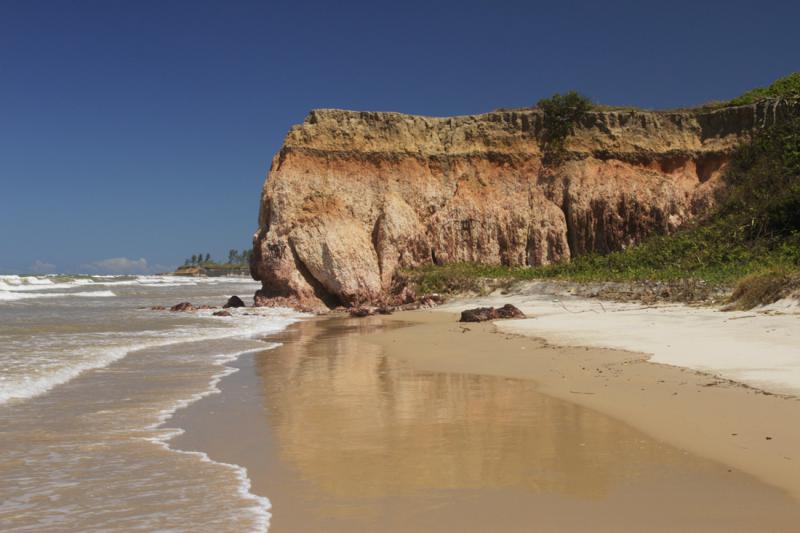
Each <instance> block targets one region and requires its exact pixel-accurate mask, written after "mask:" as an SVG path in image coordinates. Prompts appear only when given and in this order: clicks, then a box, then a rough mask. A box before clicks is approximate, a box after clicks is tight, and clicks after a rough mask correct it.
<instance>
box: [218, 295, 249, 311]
mask: <svg viewBox="0 0 800 533" xmlns="http://www.w3.org/2000/svg"><path fill="white" fill-rule="evenodd" d="M230 307H244V302H243V301H242V299H241V298H239V297H238V296H231V297H230V298H228V302H227V303H226V304H225V305H223V306H222V308H223V309H228V308H230Z"/></svg>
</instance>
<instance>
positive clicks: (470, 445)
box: [257, 319, 678, 499]
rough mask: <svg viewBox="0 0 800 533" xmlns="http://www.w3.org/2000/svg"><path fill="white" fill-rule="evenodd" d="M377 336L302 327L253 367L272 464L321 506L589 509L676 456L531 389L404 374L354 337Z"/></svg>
mask: <svg viewBox="0 0 800 533" xmlns="http://www.w3.org/2000/svg"><path fill="white" fill-rule="evenodd" d="M378 327H382V326H380V322H379V320H375V321H373V320H372V319H365V320H352V319H351V320H345V319H342V320H320V321H308V322H305V323H303V324H300V325H298V326H297V327H295V328H292V329H291V330H290V331H289V332H286V333H285V334H284V337H283V338H282V339H279V340H284V341H287V342H285V344H284V345H283V346H282V347H281V348H280V349H278V350H274V351H271V352H267V353H265V354H263V356H262V357H260V358H259V359H258V363H257V365H258V366H257V371H258V373H259V375H260V377H261V379H263V382H264V393H265V395H266V398H265V400H266V401H265V403H266V405H267V406H268V415H267V416H268V419H269V420H268V421H269V424H270V426H271V427H272V429H273V432H274V435H275V438H276V441H277V442H276V445H277V446H278V448H279V453H280V455H281V457H282V459H283V460H284V461H285V462H287V463H288V464H290V465H292V466H293V467H294V468H296V469H297V470H298V473H299V475H300V476H301V477H302V478H304V479H306V480H307V481H310V482H311V483H312V484H313V485H314V486H315V487H316V489H318V490H319V491H321V493H322V494H323V495H327V497H332V498H357V499H369V498H383V497H386V496H398V495H404V494H405V495H407V494H410V493H413V492H415V491H420V490H431V489H433V490H447V489H474V488H484V489H485V488H514V489H524V490H529V491H533V492H549V493H561V494H569V495H573V496H579V497H582V498H597V497H599V496H601V495H603V494H604V493H606V492H607V490H608V489H609V488H610V487H611V486H613V485H615V484H620V483H624V482H625V481H626V480H627V479H630V478H631V477H632V476H634V475H635V473H636V472H637V466H638V467H641V466H642V464H644V463H648V464H650V465H651V467H652V464H653V462H654V461H655V462H656V463H661V464H663V463H664V462H670V461H672V460H674V459H675V458H676V457H677V456H678V453H677V452H676V451H675V450H672V449H670V448H666V447H664V446H661V445H659V444H658V443H656V442H654V441H652V440H650V439H647V438H646V437H644V436H643V435H642V434H641V433H638V432H636V431H635V430H633V429H631V428H629V427H627V426H625V425H623V424H621V423H619V422H617V421H615V420H613V419H610V418H608V417H606V416H603V415H601V414H599V413H596V412H593V411H590V410H588V409H585V408H582V407H579V406H577V405H573V404H570V403H567V402H564V401H561V400H557V399H554V398H551V397H548V396H545V395H543V394H541V393H538V392H537V391H536V389H535V384H534V383H532V382H529V381H523V380H514V379H505V378H498V377H489V376H474V375H461V374H441V373H428V372H419V371H414V370H411V369H409V368H408V367H407V366H405V365H404V364H403V363H402V362H401V361H398V360H396V359H392V358H389V357H387V356H385V355H383V354H382V353H381V349H380V348H379V347H378V346H376V345H373V344H370V343H369V342H368V340H369V337H364V336H363V334H364V333H366V332H370V331H373V330H375V329H376V328H378ZM383 327H389V326H383Z"/></svg>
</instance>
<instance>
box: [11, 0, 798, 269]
mask: <svg viewBox="0 0 800 533" xmlns="http://www.w3.org/2000/svg"><path fill="white" fill-rule="evenodd" d="M798 20H800V2H797V1H784V2H771V1H768V0H767V1H763V0H762V1H760V2H752V0H751V1H748V2H740V1H737V0H731V1H725V2H702V1H699V0H695V1H675V0H673V1H669V2H665V1H660V2H647V1H636V2H634V1H631V2H603V1H597V0H595V1H585V2H582V1H574V2H570V1H558V0H551V1H548V2H522V1H502V0H494V1H489V0H452V1H451V0H446V1H434V0H428V1H424V2H423V1H415V0H406V1H402V2H400V1H397V0H394V1H381V0H372V1H351V2H347V1H303V0H294V1H289V2H283V1H260V2H255V1H253V2H249V1H233V0H224V1H223V0H218V1H203V0H191V1H178V0H157V1H146V0H130V1H114V0H98V1H79V0H76V1H66V0H63V1H62V0H52V1H41V0H20V1H17V0H0V272H30V271H34V270H35V271H40V272H46V271H53V270H57V271H59V272H76V271H92V272H100V271H105V272H116V271H122V270H130V271H140V272H145V271H157V270H163V269H166V268H171V267H173V266H175V265H176V264H178V263H181V262H182V261H183V259H184V258H185V257H187V256H191V255H192V254H193V253H200V252H210V253H211V254H212V255H213V256H215V257H218V258H222V257H226V255H227V250H228V249H230V248H238V249H241V248H245V247H249V246H250V238H251V235H252V233H253V231H254V230H255V229H256V220H257V212H258V200H259V194H260V190H261V186H262V184H263V180H264V176H265V174H266V171H267V170H268V167H269V162H270V159H271V158H272V155H273V154H274V153H275V152H276V151H277V150H278V149H279V147H280V144H281V142H282V139H283V137H284V135H285V134H286V132H287V131H288V129H289V127H290V126H291V125H292V124H294V123H298V122H301V121H302V120H303V118H304V116H305V115H306V113H307V112H308V111H309V110H310V109H312V108H315V107H340V108H351V109H360V110H392V111H403V112H408V113H419V114H431V115H452V114H467V113H480V112H485V111H490V110H492V109H495V108H498V107H516V106H528V105H532V104H533V103H535V102H536V101H537V100H538V99H539V98H541V97H544V96H549V95H550V94H552V93H553V92H557V91H565V90H570V89H577V90H580V91H581V92H583V93H585V94H587V95H588V96H590V97H591V98H592V99H594V100H596V101H598V102H601V103H606V104H631V105H637V106H643V107H653V108H662V107H678V106H688V105H693V104H700V103H703V102H706V101H709V100H718V99H726V98H730V97H732V96H735V95H737V94H739V93H741V92H743V91H745V90H746V89H749V88H751V87H754V86H760V85H765V84H768V83H769V82H770V81H772V80H773V79H775V78H778V77H780V76H783V75H786V74H788V73H790V72H792V71H796V70H800V44H798V39H797V35H798V33H797V31H798V30H797V21H798Z"/></svg>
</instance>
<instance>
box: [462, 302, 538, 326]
mask: <svg viewBox="0 0 800 533" xmlns="http://www.w3.org/2000/svg"><path fill="white" fill-rule="evenodd" d="M504 318H525V314H524V313H523V312H522V311H520V310H519V309H517V308H516V307H514V306H513V305H511V304H506V305H504V306H503V307H499V308H497V309H495V308H494V307H476V308H475V309H467V310H466V311H462V312H461V319H460V320H459V322H486V321H487V320H500V319H504Z"/></svg>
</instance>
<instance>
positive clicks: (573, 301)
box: [439, 283, 800, 395]
mask: <svg viewBox="0 0 800 533" xmlns="http://www.w3.org/2000/svg"><path fill="white" fill-rule="evenodd" d="M546 289H547V287H546V286H545V285H544V284H539V283H531V284H526V285H524V286H523V287H522V288H521V289H519V290H518V291H515V293H514V294H513V295H505V296H504V295H500V294H497V293H495V294H493V295H490V296H488V297H485V298H471V299H465V300H457V301H453V302H451V303H449V304H447V305H445V306H443V307H441V308H439V309H442V310H448V311H454V310H462V309H466V308H469V307H475V306H477V305H481V306H483V305H492V306H498V305H502V304H504V303H512V304H514V305H516V306H517V307H519V308H520V309H522V310H523V311H524V312H525V313H526V314H527V315H528V316H529V317H532V318H529V319H526V320H509V321H500V322H497V326H498V328H500V329H501V330H502V331H507V332H509V333H517V334H523V335H530V336H536V337H542V338H545V339H547V340H548V341H549V342H551V343H554V344H561V345H573V346H592V347H603V348H616V349H623V350H631V351H636V352H642V353H646V354H650V355H651V357H650V360H651V361H652V362H655V363H663V364H668V365H676V366H681V367H686V368H691V369H694V370H700V371H704V372H708V373H711V374H715V375H718V376H720V377H723V378H727V379H731V380H735V381H738V382H740V383H745V384H747V385H751V386H754V387H758V388H760V389H762V390H765V391H769V392H773V393H779V394H792V395H800V313H798V309H797V306H796V305H784V304H780V303H779V304H778V305H773V306H770V308H769V309H771V310H772V311H771V312H770V313H767V312H764V310H756V311H746V312H739V311H737V312H724V311H719V310H716V309H711V308H697V307H690V306H686V305H663V306H656V307H652V306H644V305H641V304H635V303H612V302H605V301H603V302H601V301H599V300H597V299H588V298H578V297H574V296H571V295H556V296H554V295H553V294H552V293H551V294H547V292H548V291H547V290H546ZM775 309H783V310H784V312H782V313H775V312H774V310H775Z"/></svg>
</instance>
